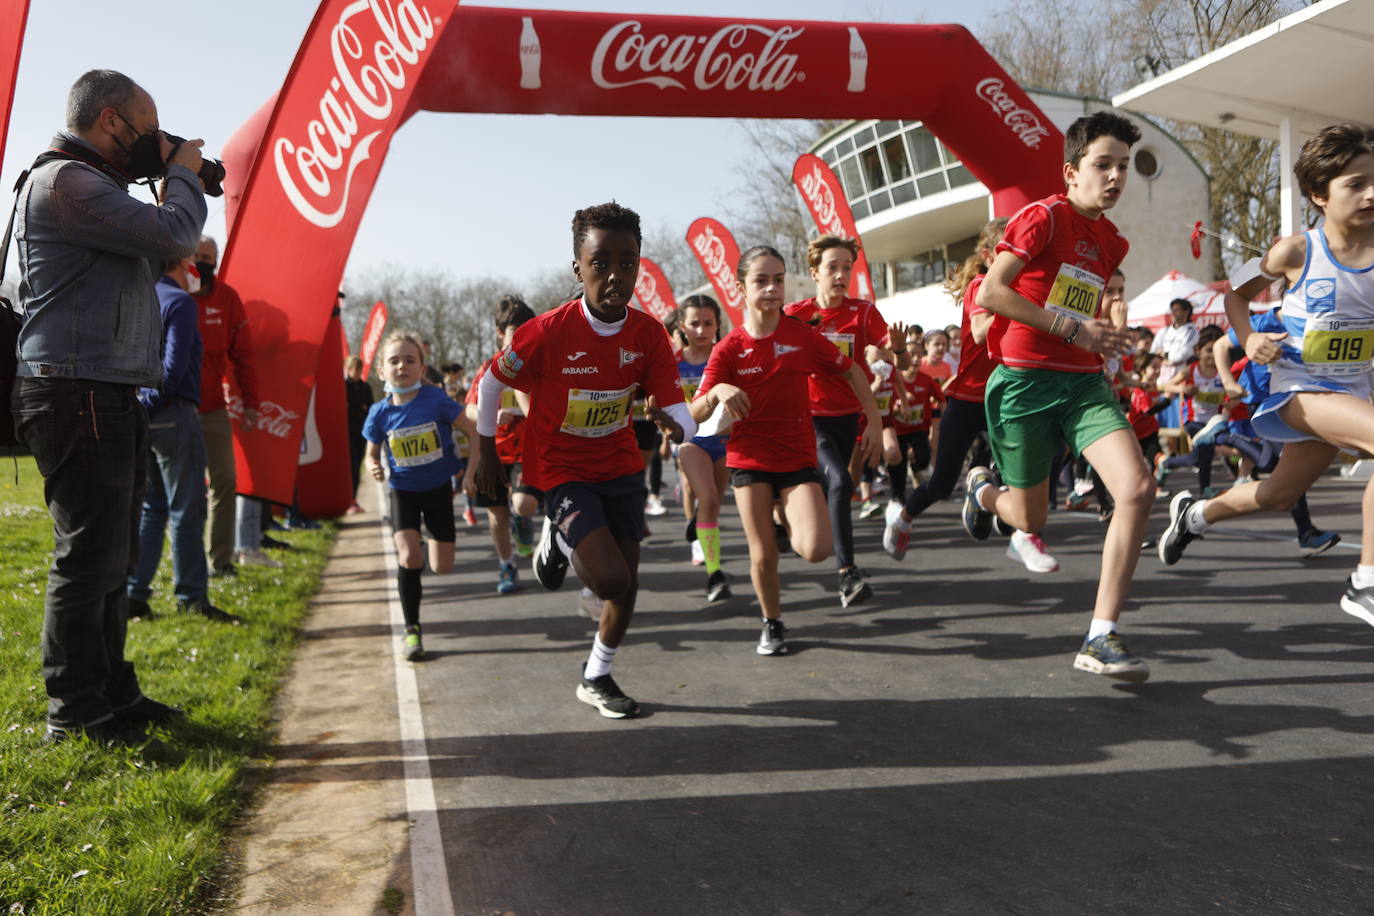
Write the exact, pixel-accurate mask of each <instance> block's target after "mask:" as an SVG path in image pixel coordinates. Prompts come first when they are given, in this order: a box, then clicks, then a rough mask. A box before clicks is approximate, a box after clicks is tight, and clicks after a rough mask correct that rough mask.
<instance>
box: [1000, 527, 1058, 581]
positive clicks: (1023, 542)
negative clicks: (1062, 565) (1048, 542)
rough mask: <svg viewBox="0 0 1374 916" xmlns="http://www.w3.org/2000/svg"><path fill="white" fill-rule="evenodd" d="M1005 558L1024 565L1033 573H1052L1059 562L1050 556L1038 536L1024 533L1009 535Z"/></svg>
mask: <svg viewBox="0 0 1374 916" xmlns="http://www.w3.org/2000/svg"><path fill="white" fill-rule="evenodd" d="M1007 557H1008V558H1009V559H1012V560H1019V561H1020V562H1022V563H1024V564H1026V569H1029V570H1030V571H1031V572H1033V573H1052V572H1054V571H1055V570H1056V569H1058V568H1059V561H1058V560H1056V559H1055V558H1054V557H1052V556H1050V552H1049V550H1048V549H1047V548H1046V547H1045V542H1044V541H1042V540H1040V535H1038V534H1027V533H1026V532H1024V531H1013V532H1012V533H1011V540H1010V541H1008V542H1007Z"/></svg>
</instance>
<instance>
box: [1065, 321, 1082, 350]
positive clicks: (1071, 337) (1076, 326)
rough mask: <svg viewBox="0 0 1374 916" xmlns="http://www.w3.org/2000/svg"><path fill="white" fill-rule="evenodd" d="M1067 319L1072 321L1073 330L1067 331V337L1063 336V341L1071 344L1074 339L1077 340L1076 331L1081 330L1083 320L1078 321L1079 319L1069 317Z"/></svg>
mask: <svg viewBox="0 0 1374 916" xmlns="http://www.w3.org/2000/svg"><path fill="white" fill-rule="evenodd" d="M1069 321H1072V322H1073V330H1072V331H1070V332H1069V336H1068V337H1065V338H1064V343H1066V344H1071V343H1073V342H1074V341H1075V340H1077V339H1078V332H1079V331H1081V330H1083V322H1081V321H1079V320H1078V319H1076V318H1070V319H1069Z"/></svg>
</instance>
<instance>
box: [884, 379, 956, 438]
mask: <svg viewBox="0 0 1374 916" xmlns="http://www.w3.org/2000/svg"><path fill="white" fill-rule="evenodd" d="M897 383H898V384H899V385H901V386H902V387H903V389H904V390H905V392H906V412H905V414H904V415H903V414H902V412H900V411H897V412H894V413H893V426H894V427H896V429H897V435H899V436H900V435H904V434H906V433H911V432H916V431H917V430H929V429H930V421H931V415H932V413H933V412H934V411H935V410H936V409H937V408H939V407H943V406H944V403H945V397H946V393H945V392H943V391H941V390H940V383H939V382H937V381H936V380H935V379H934V378H932V377H930V376H929V375H926V374H925V373H924V372H917V373H916V376H915V378H914V379H913V380H912V381H910V382H908V381H906V379H905V378H903V377H902V374H901V373H900V372H899V373H897Z"/></svg>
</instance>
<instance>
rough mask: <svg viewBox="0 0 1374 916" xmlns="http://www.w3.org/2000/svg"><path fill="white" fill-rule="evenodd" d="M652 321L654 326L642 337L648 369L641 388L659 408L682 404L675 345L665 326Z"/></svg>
mask: <svg viewBox="0 0 1374 916" xmlns="http://www.w3.org/2000/svg"><path fill="white" fill-rule="evenodd" d="M650 320H651V321H652V324H653V326H650V327H648V328H647V329H646V330H645V331H644V332H643V335H642V336H643V338H644V351H645V352H644V359H645V361H646V363H647V369H646V371H645V373H644V377H643V378H642V379H640V382H639V384H640V387H642V388H643V389H644V393H645V394H646V395H650V396H652V397H653V398H654V400H656V401H657V402H658V406H659V407H669V406H671V405H673V404H681V403H682V381H681V379H679V378H678V374H677V360H675V359H673V345H672V343H670V342H669V340H668V335H667V333H666V332H665V331H664V328H663V325H661V324H659V323H658V322H657V321H653V320H652V319H650Z"/></svg>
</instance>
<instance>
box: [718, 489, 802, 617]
mask: <svg viewBox="0 0 1374 916" xmlns="http://www.w3.org/2000/svg"><path fill="white" fill-rule="evenodd" d="M734 489H735V505H737V506H738V507H739V516H740V522H741V523H742V524H743V525H744V536H745V537H746V538H747V539H748V540H749V578H750V579H751V580H752V581H753V583H754V594H755V595H757V596H758V599H759V607H760V608H761V609H762V610H763V616H764V617H767V618H768V619H770V620H777V619H778V618H779V617H781V616H782V608H781V603H780V599H779V594H780V592H781V589H782V587H781V584H780V583H779V581H778V541H777V537H776V536H775V534H774V530H773V487H772V486H771V485H769V484H767V483H751V484H749V485H748V486H744V487H735V488H734ZM817 489H818V490H819V488H817Z"/></svg>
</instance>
